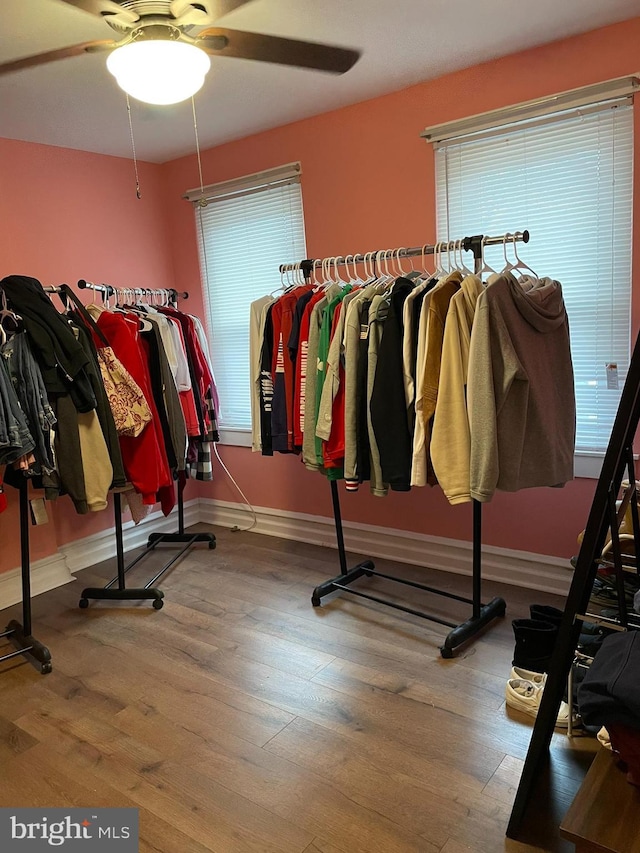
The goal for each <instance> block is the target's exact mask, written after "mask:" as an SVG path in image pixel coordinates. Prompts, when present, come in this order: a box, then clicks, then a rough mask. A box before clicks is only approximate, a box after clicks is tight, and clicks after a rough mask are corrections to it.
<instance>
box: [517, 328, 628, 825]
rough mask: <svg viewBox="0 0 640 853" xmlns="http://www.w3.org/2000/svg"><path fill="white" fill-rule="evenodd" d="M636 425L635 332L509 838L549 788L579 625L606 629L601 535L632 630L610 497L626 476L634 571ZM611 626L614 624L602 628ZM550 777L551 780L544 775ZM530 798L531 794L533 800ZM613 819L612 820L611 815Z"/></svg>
mask: <svg viewBox="0 0 640 853" xmlns="http://www.w3.org/2000/svg"><path fill="white" fill-rule="evenodd" d="M639 422H640V334H639V335H638V337H637V339H636V344H635V347H634V350H633V355H632V357H631V362H630V363H629V370H628V372H627V378H626V381H625V383H624V388H623V390H622V395H621V397H620V404H619V406H618V411H617V413H616V417H615V421H614V423H613V428H612V430H611V437H610V439H609V445H608V447H607V452H606V453H605V456H604V460H603V463H602V470H601V472H600V478H599V480H598V484H597V486H596V490H595V494H594V497H593V503H592V504H591V510H590V512H589V518H588V520H587V525H586V527H585V531H584V537H583V539H582V544H581V546H580V551H579V553H578V559H577V561H576V565H575V570H574V573H573V580H572V582H571V587H570V589H569V594H568V596H567V603H566V605H565V608H564V613H563V616H562V620H561V622H560V630H559V632H558V639H557V640H556V644H555V647H554V650H553V655H552V657H551V662H550V665H549V674H548V676H547V681H546V683H545V688H544V693H543V694H542V701H541V703H540V709H539V711H538V714H537V716H536V722H535V726H534V729H533V734H532V736H531V742H530V744H529V749H528V752H527V757H526V760H525V763H524V768H523V771H522V776H521V778H520V784H519V786H518V791H517V793H516V798H515V801H514V804H513V810H512V812H511V819H510V821H509V825H508V827H507V835H508V836H509V837H510V838H521V837H524V835H527V834H530V833H531V831H532V822H533V821H534V820H535V818H536V816H535V815H533V814H532V813H530V812H529V809H530V807H531V805H532V804H533V803H536V804H537V805H539V803H540V801H541V800H542V799H543V798H544V797H545V796H548V793H549V790H550V789H552V788H553V783H554V779H553V768H552V766H551V763H550V760H549V759H550V756H549V744H550V743H551V736H552V735H553V731H554V727H555V721H556V717H557V714H558V709H559V708H560V702H561V701H562V697H563V693H564V689H565V686H566V684H567V676H568V674H569V671H570V669H571V664H572V662H573V658H574V654H575V649H576V647H577V645H578V638H579V635H580V629H581V626H582V623H583V622H585V621H589V622H599V623H601V624H603V625H606V624H607V623H608V622H609V621H610V620H604V619H602V618H599V617H593V616H592V615H591V614H589V613H588V606H589V599H590V596H591V592H592V589H593V582H594V580H595V578H596V573H597V571H598V565H599V563H600V560H601V555H602V551H603V548H604V544H605V539H606V537H607V533H608V532H610V534H611V545H612V548H611V553H612V555H613V563H614V569H615V574H616V580H617V592H618V619H617V620H616V623H617V627H618V630H620V628H622V629H623V630H624V629H633V628H637V625H636V624H634V622H635V620H633V622H631V621H630V620H629V618H628V614H627V608H626V605H625V600H624V578H623V570H622V553H621V548H620V536H619V531H618V526H619V521H620V519H619V518H618V511H617V507H616V499H617V496H618V492H619V490H620V485H621V483H622V478H623V476H624V474H625V471H626V472H627V475H628V478H629V484H630V488H629V490H628V495H629V499H630V502H631V504H630V505H631V518H632V526H633V538H634V545H635V554H636V564H635V569H636V571H638V569H639V566H638V562H637V560H638V555H640V519H639V518H638V505H637V499H638V496H637V491H636V476H635V460H634V458H633V452H634V451H633V442H634V437H635V434H636V432H637V429H638V423H639ZM607 626H608V627H611V628H615V627H616V625H615V624H613V622H612V623H611V624H608V625H607ZM550 774H551V776H550ZM534 794H535V796H534ZM612 819H613V817H612Z"/></svg>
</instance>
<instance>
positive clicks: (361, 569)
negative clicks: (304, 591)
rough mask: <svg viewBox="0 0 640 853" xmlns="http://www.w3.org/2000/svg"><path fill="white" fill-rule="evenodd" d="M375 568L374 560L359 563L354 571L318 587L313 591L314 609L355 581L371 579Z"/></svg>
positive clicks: (340, 575)
mask: <svg viewBox="0 0 640 853" xmlns="http://www.w3.org/2000/svg"><path fill="white" fill-rule="evenodd" d="M374 568H375V565H374V563H373V561H372V560H365V561H364V562H362V563H358V565H357V566H354V567H353V568H352V569H349V570H348V571H346V572H342V574H339V575H338V577H336V578H332V579H331V580H329V581H325V582H324V583H321V584H320V586H317V587H316V588H315V589H314V590H313V593H312V595H311V603H312V604H313V606H314V607H320V602H321V600H322V599H323V598H324V597H325V595H330V594H331V593H332V592H336V590H338V589H343V588H344V585H345V584H349V583H353V581H357V580H358V578H361V577H362V576H363V575H366V576H367V577H369V578H370V577H371V576H372V574H373V569H374Z"/></svg>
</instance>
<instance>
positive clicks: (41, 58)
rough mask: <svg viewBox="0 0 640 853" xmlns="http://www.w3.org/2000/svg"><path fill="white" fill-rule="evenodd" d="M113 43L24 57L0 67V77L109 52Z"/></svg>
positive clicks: (87, 44) (86, 45)
mask: <svg viewBox="0 0 640 853" xmlns="http://www.w3.org/2000/svg"><path fill="white" fill-rule="evenodd" d="M116 44H117V42H115V41H85V42H82V44H74V45H71V47H61V48H58V50H48V51H47V52H46V53H38V54H36V55H35V56H25V57H24V58H23V59H14V60H13V61H12V62H5V63H3V64H2V65H0V76H2V75H3V74H11V73H12V72H14V71H21V70H22V69H23V68H35V67H36V66H37V65H45V64H46V63H47V62H55V61H56V60H58V59H68V58H69V57H71V56H80V55H81V54H83V53H93V51H94V50H95V51H98V50H109V49H110V48H112V47H115V46H116Z"/></svg>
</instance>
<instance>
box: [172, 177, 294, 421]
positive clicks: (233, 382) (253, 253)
mask: <svg viewBox="0 0 640 853" xmlns="http://www.w3.org/2000/svg"><path fill="white" fill-rule="evenodd" d="M295 166H296V167H297V168H295V169H294V168H292V167H283V169H276V170H271V171H270V172H262V173H260V174H258V175H255V176H247V177H245V178H242V179H239V180H238V181H237V182H225V184H222V185H217V186H218V187H223V188H224V194H216V193H215V189H216V187H215V186H214V187H207V188H206V190H209V191H210V192H211V194H210V195H209V193H207V192H206V191H205V197H207V196H209V199H210V200H209V201H208V202H207V205H206V206H205V207H201V206H199V205H198V204H197V203H196V205H195V215H196V226H197V229H198V235H199V248H200V267H201V271H202V280H203V283H204V298H205V309H206V312H207V316H206V320H207V327H208V332H209V340H210V343H211V355H212V358H213V367H214V370H215V378H216V384H217V387H218V393H219V396H220V409H221V411H220V426H221V428H222V429H224V430H250V429H251V401H250V395H249V305H250V304H251V302H253V301H254V300H255V299H258V298H259V297H261V296H264V295H265V294H269V293H270V292H272V291H274V290H276V289H277V288H279V287H280V284H281V282H280V274H279V272H278V267H279V265H280V264H281V263H287V262H295V261H298V260H300V259H301V258H304V257H305V256H306V251H305V235H304V218H303V211H302V193H301V188H300V177H299V171H300V170H299V166H298V164H295ZM197 195H200V193H198V194H197ZM190 196H191V193H189V194H188V197H190Z"/></svg>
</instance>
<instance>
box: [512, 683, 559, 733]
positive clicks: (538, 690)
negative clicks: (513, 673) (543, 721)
mask: <svg viewBox="0 0 640 853" xmlns="http://www.w3.org/2000/svg"><path fill="white" fill-rule="evenodd" d="M543 690H544V687H543V686H540V685H537V684H534V683H533V682H532V681H528V680H527V679H524V678H510V679H509V681H507V689H506V700H507V705H508V706H509V708H513V709H514V710H516V711H521V712H522V713H523V714H527V716H529V717H536V716H537V715H538V708H539V707H540V702H541V701H542V693H543ZM568 725H569V706H568V705H567V703H566V702H561V703H560V710H559V711H558V717H557V719H556V726H559V727H560V728H563V729H566V728H567V726H568Z"/></svg>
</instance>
